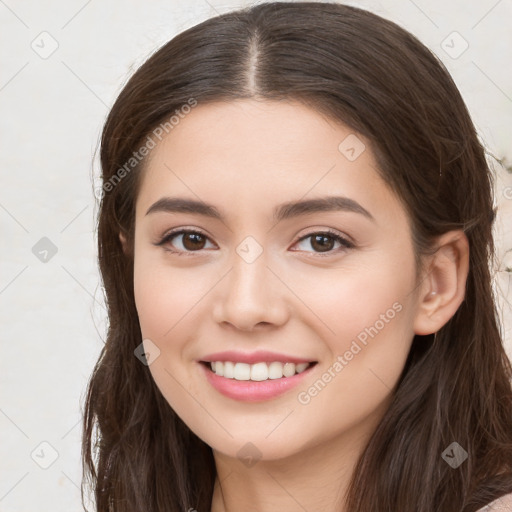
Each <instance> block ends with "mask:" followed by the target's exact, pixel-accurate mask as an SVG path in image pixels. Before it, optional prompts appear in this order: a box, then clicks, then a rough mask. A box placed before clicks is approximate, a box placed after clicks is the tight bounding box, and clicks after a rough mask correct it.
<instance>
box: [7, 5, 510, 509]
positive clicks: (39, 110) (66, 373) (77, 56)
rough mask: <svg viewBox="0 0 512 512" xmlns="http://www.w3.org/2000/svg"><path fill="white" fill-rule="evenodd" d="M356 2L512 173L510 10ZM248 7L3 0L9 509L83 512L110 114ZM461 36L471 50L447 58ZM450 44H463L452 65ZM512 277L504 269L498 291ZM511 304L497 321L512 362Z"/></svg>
mask: <svg viewBox="0 0 512 512" xmlns="http://www.w3.org/2000/svg"><path fill="white" fill-rule="evenodd" d="M350 3H351V4H353V5H357V6H361V7H364V8H367V9H369V10H372V11H374V12H376V13H377V14H380V15H382V16H384V17H387V18H389V19H391V20H393V21H395V22H397V23H399V24H400V25H402V26H403V27H405V28H407V29H408V30H410V31H411V32H412V33H413V34H415V35H416V36H417V37H418V38H419V39H420V40H421V41H422V42H424V43H425V44H426V45H427V46H429V47H430V48H431V49H432V50H433V51H434V52H435V53H436V54H437V55H439V57H440V58H441V59H442V60H443V61H444V63H445V64H446V66H447V67H448V69H449V71H450V72H451V73H452V76H453V77H454V79H455V82H456V83H457V85H458V86H459V88H460V90H461V92H462V94H463V96H464V98H465V100H466V103H467V105H468V107H469V109H470V111H471V113H472V115H473V118H474V121H475V124H476V126H477V128H478V131H479V133H480V135H481V137H482V138H483V140H484V141H485V144H486V146H487V148H488V150H489V151H490V152H492V153H493V154H494V155H495V156H496V157H498V158H507V159H508V162H509V164H510V163H511V162H512V149H511V146H510V141H511V135H512V73H511V66H510V63H511V62H512V33H511V30H510V20H511V19H512V1H511V0H501V1H497V0H481V1H476V0H473V1H467V0H457V1H450V2H447V1H446V0H415V1H412V0H387V1H370V0H361V1H356V2H350ZM248 4H249V2H234V1H231V2H227V1H226V2H221V1H218V0H210V1H209V2H207V1H206V0H193V1H181V2H180V1H177V0H174V1H173V0H165V1H163V0H158V1H152V2H143V1H142V0H139V1H136V0H129V1H126V0H125V1H121V0H108V1H105V0H104V1H99V0H89V1H86V0H72V1H70V0H68V1H64V0H56V1H53V2H50V1H47V2H35V1H32V2H22V1H20V0H0V31H1V32H0V33H1V34H2V44H1V45H0V59H1V62H0V109H1V115H0V127H1V128H0V129H1V132H0V133H1V144H2V145H1V151H2V154H1V171H0V172H1V188H0V226H1V227H0V229H1V233H2V251H1V253H0V259H1V267H0V308H1V326H2V327H1V331H0V332H1V343H2V359H1V367H0V379H1V388H0V390H1V394H0V429H1V439H2V444H1V449H0V450H1V451H0V461H1V464H0V467H1V469H0V511H2V512H35V511H46V510H52V512H60V511H66V512H69V511H72V510H77V511H78V510H82V509H81V505H80V492H79V486H80V478H81V467H80V436H81V426H80V421H81V406H82V403H83V396H84V391H85V386H86V383H87V379H88V377H89V375H90V373H91V370H92V367H93V364H94V363H95V361H96V359H97V357H98V354H99V351H100V349H101V347H102V341H101V338H102V337H103V335H104V331H105V324H106V322H105V310H104V306H103V303H102V297H101V293H100V289H99V275H98V271H97V268H96V247H95V243H96V239H95V236H94V223H95V214H96V209H95V208H96V207H95V200H94V196H93V193H92V190H93V184H92V178H91V176H92V172H93V166H94V168H95V173H96V174H97V173H98V169H97V162H94V163H93V161H94V151H95V149H96V147H97V144H98V139H99V134H100V130H101V127H102V123H103V121H104V119H105V116H106V114H107V112H108V109H109V107H110V106H111V105H112V103H113V101H114V99H115V98H116V96H117V94H118V93H119V92H120V90H121V87H122V85H123V84H124V83H125V82H126V80H127V78H128V77H129V75H130V74H131V73H132V72H133V70H134V69H136V68H137V67H138V65H140V64H141V63H142V62H143V61H144V60H145V59H146V58H147V56H148V55H149V54H150V53H152V52H153V51H154V50H155V49H156V48H157V47H159V46H160V45H161V44H163V43H164V42H166V41H168V40H169V39H170V38H172V37H173V36H174V35H176V34H177V33H179V32H181V31H182V30H184V29H186V28H188V27H190V26H192V25H195V24H196V23H199V22H200V21H203V20H205V19H207V18H209V17H211V16H214V15H216V14H217V13H219V14H220V13H224V12H226V11H228V10H232V9H233V8H236V7H241V6H245V5H248ZM454 31H457V32H458V33H459V34H460V36H462V38H463V40H462V39H460V38H459V36H457V35H455V36H454V35H453V34H452V33H453V32H454ZM42 32H47V33H48V34H50V35H44V34H43V35H40V34H41V33H42ZM448 36H449V38H448V39H446V38H447V37H448ZM464 40H465V41H467V44H468V45H469V47H468V48H467V50H466V51H464V53H462V54H461V55H460V56H459V57H458V58H453V55H454V54H455V53H458V52H459V51H460V50H461V49H463V46H461V45H464V44H465V43H464ZM53 41H56V43H55V42H53ZM442 41H445V43H444V44H445V45H446V44H448V45H449V46H453V49H452V50H449V48H447V49H448V50H449V51H451V53H452V56H450V55H449V54H448V53H447V52H446V51H445V50H444V49H443V47H442V46H441V45H442ZM52 44H54V45H56V44H58V48H57V50H56V51H55V52H54V53H53V54H52V55H50V56H48V57H47V58H41V56H40V55H39V54H38V53H36V51H34V49H33V48H32V47H31V45H32V46H34V47H35V48H37V49H38V51H39V52H40V53H42V52H44V51H49V50H50V49H51V48H52ZM498 172H499V179H498V182H497V204H498V206H499V211H500V223H501V225H502V226H503V223H504V220H505V219H508V222H509V227H508V230H507V229H504V228H502V229H501V231H500V232H499V233H498V234H497V236H498V247H499V256H500V258H501V260H502V268H503V265H505V263H503V258H504V255H505V253H506V251H507V250H509V249H511V248H512V233H511V230H510V225H511V224H512V223H511V222H510V221H511V219H512V188H510V189H507V187H512V175H510V174H507V172H505V171H504V169H503V168H501V169H499V168H498ZM507 190H508V195H507ZM507 197H508V198H507ZM42 237H47V238H49V239H50V240H51V242H52V243H53V244H54V245H55V246H56V248H57V253H56V254H55V255H54V256H53V257H51V259H49V261H47V262H46V263H45V262H42V261H40V260H39V259H38V258H37V257H36V256H35V255H34V253H33V252H32V248H33V246H34V245H35V244H36V243H37V242H38V241H39V240H40V239H41V238H42ZM511 254H512V253H509V254H508V255H507V256H506V257H507V258H509V257H510V256H511ZM508 265H509V266H511V267H512V263H510V260H509V263H508ZM510 275H511V274H510V273H508V272H505V271H503V270H502V271H499V272H497V280H496V283H497V284H498V285H499V287H500V288H501V289H502V293H504V294H507V293H508V290H509V286H510ZM501 304H502V308H503V304H504V301H503V300H502V301H501ZM507 308H508V309H506V310H503V309H502V311H501V315H502V318H503V321H504V329H506V339H507V342H506V347H507V350H508V353H509V354H512V340H511V334H510V331H511V324H512V322H511V315H510V307H509V306H507ZM41 442H46V443H49V445H47V444H44V445H42V446H40V443H41ZM34 450H35V452H34ZM54 450H55V452H54ZM31 453H33V457H34V459H35V460H36V461H37V462H38V463H39V464H43V465H45V464H46V465H48V464H50V463H51V462H52V461H53V459H52V456H54V454H55V455H56V454H58V457H57V458H56V460H55V461H54V462H53V463H52V464H51V465H50V466H49V467H48V468H47V469H43V468H42V467H40V465H39V464H38V463H36V462H35V461H34V460H33V458H31Z"/></svg>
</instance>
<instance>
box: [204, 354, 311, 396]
mask: <svg viewBox="0 0 512 512" xmlns="http://www.w3.org/2000/svg"><path fill="white" fill-rule="evenodd" d="M199 364H200V365H201V366H202V367H203V371H204V372H205V375H206V378H207V379H208V382H209V383H210V384H211V385H212V386H213V387H214V388H215V389H216V390H217V391H219V392H220V393H222V394H223V395H224V396H227V397H228V398H233V399H234V400H241V401H244V402H262V401H264V400H270V399H272V398H276V397H278V396H280V395H282V394H283V393H286V392H287V391H289V390H290V389H292V388H293V387H295V386H297V385H298V384H299V383H300V382H301V381H302V380H303V379H304V378H305V377H306V376H307V375H309V374H310V373H311V370H313V368H314V367H315V366H316V364H313V365H311V366H310V367H309V368H307V369H306V370H304V371H303V372H302V373H296V374H295V375H293V376H292V377H282V378H280V379H268V380H262V381H252V380H236V379H227V378H226V377H221V376H220V375H217V374H216V373H214V372H213V371H211V370H210V368H209V367H207V366H206V365H205V364H204V363H199Z"/></svg>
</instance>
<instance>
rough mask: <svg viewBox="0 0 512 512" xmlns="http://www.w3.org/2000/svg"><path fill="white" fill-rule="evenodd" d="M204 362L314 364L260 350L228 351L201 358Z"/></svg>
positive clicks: (298, 358)
mask: <svg viewBox="0 0 512 512" xmlns="http://www.w3.org/2000/svg"><path fill="white" fill-rule="evenodd" d="M201 361H203V362H212V361H231V362H233V363H247V364H254V363H272V362H274V361H278V362H281V363H295V364H300V363H314V362H315V361H313V360H312V359H303V358H301V357H295V356H289V355H286V354H279V353H277V352H269V351H267V350H258V351H256V352H250V353H248V352H237V351H236V350H226V351H224V352H215V353H214V354H208V355H207V356H204V357H203V358H201Z"/></svg>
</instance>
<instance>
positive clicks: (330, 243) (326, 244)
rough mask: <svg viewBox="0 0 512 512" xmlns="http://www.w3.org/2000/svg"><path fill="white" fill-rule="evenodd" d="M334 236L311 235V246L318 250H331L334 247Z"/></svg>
mask: <svg viewBox="0 0 512 512" xmlns="http://www.w3.org/2000/svg"><path fill="white" fill-rule="evenodd" d="M334 243H335V241H334V238H333V237H332V236H325V235H321V234H319V235H314V236H312V237H311V247H313V249H315V250H318V252H325V251H330V250H332V248H333V247H334Z"/></svg>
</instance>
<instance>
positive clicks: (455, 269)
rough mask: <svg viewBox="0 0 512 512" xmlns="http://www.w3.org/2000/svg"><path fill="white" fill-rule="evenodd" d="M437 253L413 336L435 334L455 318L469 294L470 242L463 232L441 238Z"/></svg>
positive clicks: (431, 261)
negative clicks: (466, 294)
mask: <svg viewBox="0 0 512 512" xmlns="http://www.w3.org/2000/svg"><path fill="white" fill-rule="evenodd" d="M436 245H437V250H436V252H435V253H434V254H433V255H431V256H429V257H428V258H429V263H428V265H427V266H426V270H425V274H424V276H423V282H422V286H421V289H420V294H419V297H418V301H419V302H418V309H417V313H416V317H415V321H414V333H415V334H419V335H427V334H432V333H434V332H436V331H438V330H439V329H440V328H441V327H442V326H443V325H445V324H446V323H447V322H448V320H450V318H451V317H452V316H453V315H454V314H455V312H456V311H457V309H458V308H459V306H460V305H461V303H462V301H463V300H464V296H465V291H466V280H467V276H468V271H469V242H468V239H467V237H466V235H465V234H464V232H463V231H460V230H458V231H450V232H448V233H445V234H444V235H442V236H441V237H439V239H438V241H437V244H436Z"/></svg>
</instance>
